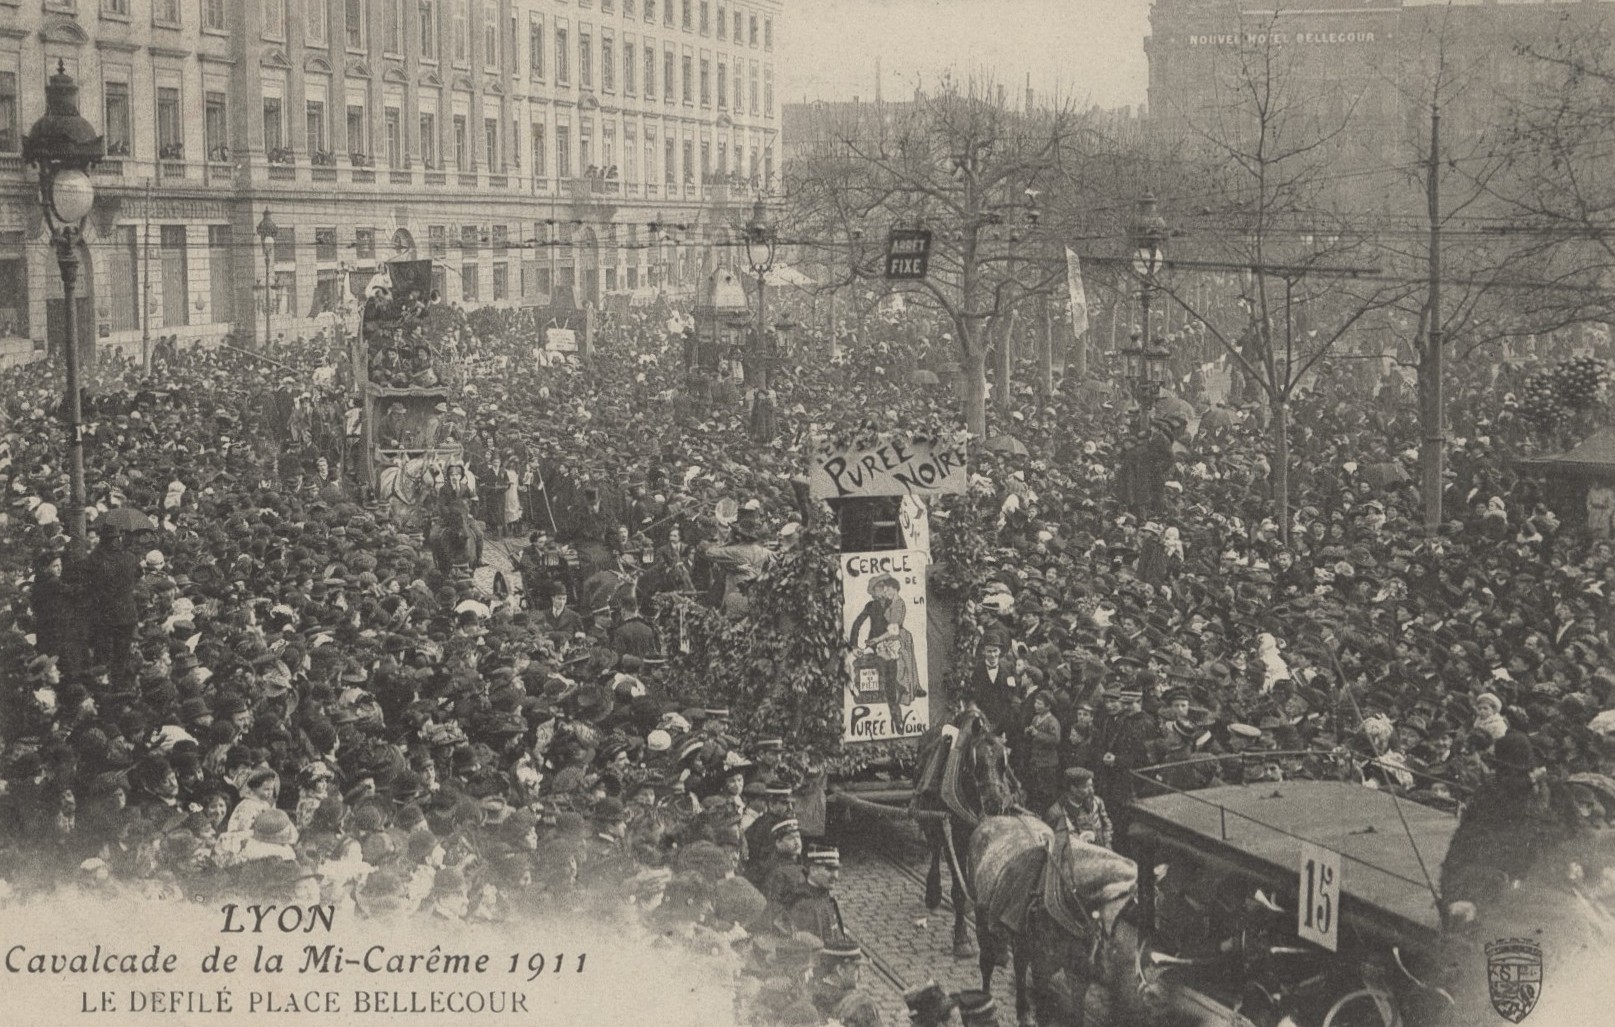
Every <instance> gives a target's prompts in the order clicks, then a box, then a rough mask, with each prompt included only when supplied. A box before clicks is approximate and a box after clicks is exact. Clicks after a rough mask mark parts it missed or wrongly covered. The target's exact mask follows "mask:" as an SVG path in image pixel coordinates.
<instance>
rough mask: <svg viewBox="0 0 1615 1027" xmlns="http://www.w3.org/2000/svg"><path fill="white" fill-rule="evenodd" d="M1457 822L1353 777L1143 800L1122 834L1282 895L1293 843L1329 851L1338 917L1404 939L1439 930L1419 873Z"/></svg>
mask: <svg viewBox="0 0 1615 1027" xmlns="http://www.w3.org/2000/svg"><path fill="white" fill-rule="evenodd" d="M1397 803H1400V805H1401V818H1405V819H1406V821H1407V829H1406V830H1404V829H1403V827H1402V820H1401V818H1399V817H1398V815H1397V810H1396V804H1397ZM1457 829H1458V818H1457V817H1455V816H1454V815H1453V814H1451V813H1445V812H1442V811H1441V810H1436V809H1431V808H1430V807H1428V806H1422V805H1420V804H1418V803H1416V802H1410V801H1408V800H1407V799H1400V800H1398V799H1396V798H1393V797H1392V796H1391V795H1390V794H1389V793H1386V792H1382V791H1378V790H1376V789H1372V788H1365V787H1363V786H1362V785H1357V784H1351V783H1347V782H1343V781H1286V782H1282V783H1274V782H1264V783H1258V784H1248V785H1227V786H1223V787H1219V788H1207V789H1202V790H1200V791H1195V792H1173V793H1171V794H1168V795H1161V796H1156V797H1154V798H1149V799H1144V800H1141V801H1140V802H1138V803H1137V804H1136V806H1135V808H1134V822H1133V828H1132V832H1133V834H1135V835H1138V836H1140V837H1141V838H1142V839H1144V840H1146V841H1153V842H1155V843H1156V844H1160V845H1163V846H1165V847H1167V848H1168V849H1174V850H1177V851H1180V852H1183V853H1189V854H1193V856H1194V858H1196V859H1200V860H1203V861H1206V862H1216V863H1220V864H1223V865H1225V866H1226V867H1228V868H1229V869H1232V870H1234V871H1235V872H1237V873H1240V874H1242V875H1243V876H1245V877H1248V878H1254V879H1255V882H1256V883H1259V884H1261V885H1263V886H1264V887H1268V888H1273V889H1276V890H1278V891H1280V892H1281V893H1286V894H1291V895H1293V894H1294V893H1295V890H1296V887H1297V884H1296V882H1297V874H1298V872H1299V862H1300V853H1301V843H1302V842H1303V841H1307V842H1311V843H1313V844H1315V845H1319V846H1322V847H1324V848H1326V849H1332V850H1334V851H1335V852H1338V853H1340V854H1341V856H1342V868H1341V877H1342V882H1341V888H1342V902H1341V917H1342V924H1343V925H1346V926H1355V927H1356V928H1358V929H1359V930H1362V931H1364V932H1365V933H1367V934H1371V935H1378V936H1381V937H1382V938H1386V939H1389V940H1392V941H1399V942H1401V943H1404V944H1405V943H1406V942H1408V941H1411V940H1419V939H1431V938H1433V937H1434V935H1435V934H1436V933H1438V932H1439V930H1440V916H1439V913H1438V911H1437V909H1436V905H1435V900H1434V897H1433V896H1432V895H1431V888H1430V884H1429V883H1428V881H1427V878H1426V873H1427V872H1428V873H1429V874H1430V875H1434V874H1435V873H1436V872H1437V869H1438V868H1439V867H1440V865H1441V861H1442V859H1443V857H1445V856H1446V853H1447V846H1448V844H1449V843H1450V842H1451V841H1452V836H1453V833H1454V832H1455V831H1456V830H1457ZM1410 836H1411V837H1410ZM1421 859H1422V867H1421Z"/></svg>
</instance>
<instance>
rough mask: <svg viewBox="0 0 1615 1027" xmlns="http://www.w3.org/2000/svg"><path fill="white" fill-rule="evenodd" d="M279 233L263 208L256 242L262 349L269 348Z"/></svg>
mask: <svg viewBox="0 0 1615 1027" xmlns="http://www.w3.org/2000/svg"><path fill="white" fill-rule="evenodd" d="M279 232H280V228H279V227H278V226H276V224H275V219H274V218H272V217H270V216H269V208H268V207H265V208H264V216H263V220H261V221H259V222H258V242H259V243H260V244H261V245H262V246H263V249H264V342H263V346H262V347H260V348H262V349H268V348H269V295H270V289H272V288H273V287H274V279H275V268H274V258H275V236H276V235H277V234H278V233H279Z"/></svg>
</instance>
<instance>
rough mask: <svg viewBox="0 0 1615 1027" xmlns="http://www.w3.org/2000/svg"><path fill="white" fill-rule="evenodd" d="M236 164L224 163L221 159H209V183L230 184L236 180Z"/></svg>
mask: <svg viewBox="0 0 1615 1027" xmlns="http://www.w3.org/2000/svg"><path fill="white" fill-rule="evenodd" d="M235 177H236V166H235V165H234V164H224V163H221V162H219V161H209V162H208V165H207V181H208V184H209V185H230V184H231V183H233V182H234V181H235Z"/></svg>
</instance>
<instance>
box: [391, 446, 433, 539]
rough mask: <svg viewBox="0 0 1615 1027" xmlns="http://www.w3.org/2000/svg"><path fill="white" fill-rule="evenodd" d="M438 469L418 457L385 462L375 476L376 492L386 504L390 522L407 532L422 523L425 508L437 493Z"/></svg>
mask: <svg viewBox="0 0 1615 1027" xmlns="http://www.w3.org/2000/svg"><path fill="white" fill-rule="evenodd" d="M437 479H438V469H437V466H436V465H435V464H433V463H432V462H431V461H430V460H428V459H426V458H425V457H422V456H418V457H414V458H413V459H410V460H406V461H404V462H403V463H402V464H388V465H387V466H385V467H383V468H382V469H381V471H380V473H378V474H377V476H376V492H377V494H378V495H380V497H381V500H382V502H384V503H386V504H387V514H388V516H389V517H390V518H391V519H392V522H393V523H394V524H396V525H398V526H399V527H401V528H404V529H406V530H409V531H420V530H421V529H422V528H423V527H424V524H425V519H426V507H427V504H429V503H430V502H431V501H432V499H433V497H434V495H435V494H436V492H437Z"/></svg>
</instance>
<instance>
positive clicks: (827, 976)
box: [813, 936, 881, 1027]
mask: <svg viewBox="0 0 1615 1027" xmlns="http://www.w3.org/2000/svg"><path fill="white" fill-rule="evenodd" d="M863 963H864V950H863V949H862V948H859V946H858V943H857V942H855V941H853V940H852V939H851V938H847V937H845V936H841V937H837V938H835V939H833V940H831V941H827V942H825V945H824V948H822V949H820V950H819V959H818V966H817V968H816V969H815V971H814V974H813V1006H814V1008H816V1009H817V1010H818V1011H819V1014H820V1015H821V1016H825V1017H828V1018H829V1019H831V1020H837V1021H839V1022H841V1023H842V1024H844V1025H845V1027H881V1019H880V1010H879V1009H877V1008H876V1007H875V1000H874V999H872V998H870V997H869V994H868V993H867V992H865V991H864V990H863V989H861V988H859V987H858V984H859V979H860V977H861V976H862V973H863Z"/></svg>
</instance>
